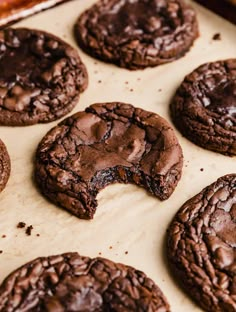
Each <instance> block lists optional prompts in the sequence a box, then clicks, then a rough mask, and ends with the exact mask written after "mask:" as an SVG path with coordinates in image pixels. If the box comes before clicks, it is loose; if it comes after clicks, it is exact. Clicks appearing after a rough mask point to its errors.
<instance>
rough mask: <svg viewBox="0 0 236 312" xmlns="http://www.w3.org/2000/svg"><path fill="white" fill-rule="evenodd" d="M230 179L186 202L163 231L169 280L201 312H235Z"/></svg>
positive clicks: (235, 186) (233, 188)
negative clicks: (171, 277) (172, 277)
mask: <svg viewBox="0 0 236 312" xmlns="http://www.w3.org/2000/svg"><path fill="white" fill-rule="evenodd" d="M235 233H236V175H235V174H231V175H226V176H224V177H221V178H220V179H218V180H217V181H216V182H215V183H213V184H211V185H210V186H208V187H206V188H205V189H203V190H202V191H201V192H200V193H199V194H198V195H196V196H194V197H193V198H192V199H190V200H188V201H187V202H186V203H185V204H184V205H183V206H182V208H181V209H180V210H179V212H178V213H177V214H176V216H175V218H174V220H173V222H172V224H171V225H170V228H169V230H168V258H169V260H170V264H171V267H172V269H173V271H174V273H175V276H176V277H177V278H178V280H179V281H180V282H181V283H182V285H183V287H184V288H185V289H186V290H187V292H188V293H189V294H190V295H191V296H192V297H193V298H194V299H195V300H196V301H197V302H198V304H199V305H200V306H201V307H202V308H203V309H204V310H206V311H211V312H225V311H229V312H230V311H232V312H233V311H236V277H235V268H236V235H235Z"/></svg>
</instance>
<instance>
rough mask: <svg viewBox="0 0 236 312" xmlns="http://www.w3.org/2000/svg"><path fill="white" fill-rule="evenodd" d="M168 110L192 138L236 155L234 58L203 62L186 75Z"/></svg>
mask: <svg viewBox="0 0 236 312" xmlns="http://www.w3.org/2000/svg"><path fill="white" fill-rule="evenodd" d="M171 114H172V118H173V121H174V123H175V125H176V126H177V128H178V129H179V130H180V131H181V133H182V134H183V135H184V136H185V137H187V138H188V139H189V140H191V141H192V142H194V143H196V144H197V145H200V146H202V147H203V148H206V149H209V150H212V151H215V152H219V153H222V154H225V155H236V59H228V60H224V61H218V62H213V63H206V64H204V65H202V66H200V67H198V68H197V69H196V70H194V71H193V72H192V73H191V74H189V75H188V76H186V77H185V79H184V81H183V82H182V84H181V86H180V87H179V89H178V90H177V92H176V95H175V97H174V99H173V101H172V103H171Z"/></svg>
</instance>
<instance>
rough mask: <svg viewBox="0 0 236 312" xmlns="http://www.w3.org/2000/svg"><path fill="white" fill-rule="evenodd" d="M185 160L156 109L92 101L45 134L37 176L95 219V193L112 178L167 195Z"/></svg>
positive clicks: (60, 200)
mask: <svg viewBox="0 0 236 312" xmlns="http://www.w3.org/2000/svg"><path fill="white" fill-rule="evenodd" d="M182 162H183V160H182V151H181V147H180V146H179V143H178V141H177V139H176V137H175V134H174V132H173V129H172V128H171V127H170V125H169V124H168V123H167V122H166V121H165V120H164V119H163V118H161V117H160V116H158V115H157V114H154V113H151V112H147V111H144V110H142V109H139V108H135V107H133V106H132V105H129V104H123V103H105V104H94V105H92V106H90V107H88V108H87V109H86V110H85V112H80V113H77V114H75V115H73V116H71V117H69V118H67V119H65V120H64V121H63V122H62V123H60V124H59V125H58V126H57V127H55V128H53V129H52V130H51V131H50V132H49V133H48V134H47V135H46V136H45V137H44V138H43V140H42V141H41V143H40V144H39V147H38V150H37V154H36V167H35V176H36V181H37V183H38V185H39V187H40V189H41V190H42V192H43V193H44V194H45V195H46V196H47V197H48V198H50V199H51V200H52V201H53V202H55V203H56V204H59V205H60V206H62V207H64V208H66V209H68V210H69V211H71V212H72V213H73V214H75V215H76V216H78V217H80V218H85V219H91V218H93V215H94V213H95V210H96V207H97V201H96V195H97V193H98V192H99V190H101V189H102V188H104V187H105V186H106V185H109V184H111V183H115V182H119V183H135V184H137V185H140V186H142V187H144V188H145V189H146V190H147V191H149V192H150V193H151V194H153V195H155V196H157V197H158V198H160V199H161V200H164V199H167V198H168V197H169V196H170V195H171V194H172V192H173V191H174V189H175V187H176V185H177V183H178V181H179V179H180V176H181V170H182Z"/></svg>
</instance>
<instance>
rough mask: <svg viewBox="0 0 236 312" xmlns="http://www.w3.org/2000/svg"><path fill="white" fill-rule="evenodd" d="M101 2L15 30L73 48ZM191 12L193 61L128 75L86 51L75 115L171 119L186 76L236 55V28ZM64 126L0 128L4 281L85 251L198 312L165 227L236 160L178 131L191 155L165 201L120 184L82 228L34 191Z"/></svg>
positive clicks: (68, 7) (74, 5)
mask: <svg viewBox="0 0 236 312" xmlns="http://www.w3.org/2000/svg"><path fill="white" fill-rule="evenodd" d="M94 2H95V0H86V1H84V0H77V1H76V0H75V1H72V2H68V3H66V4H63V5H61V6H59V7H56V8H54V9H52V10H49V11H45V12H43V13H40V14H38V15H36V16H33V17H31V18H28V19H27V20H24V21H21V22H20V23H18V24H16V25H17V26H25V27H34V28H39V29H42V30H46V31H49V32H52V33H54V34H56V35H58V36H60V37H62V38H63V39H64V40H66V41H67V42H69V43H70V44H72V45H73V46H75V47H76V43H75V41H74V38H73V34H72V29H73V25H74V22H75V20H76V19H77V16H78V15H79V13H80V12H82V11H83V10H84V9H86V8H88V7H89V6H90V5H91V4H92V3H94ZM192 5H193V6H194V7H195V9H196V11H197V13H198V19H199V24H200V32H201V36H200V38H199V39H198V40H197V41H196V42H195V45H194V47H193V48H192V49H191V51H190V53H188V54H187V55H186V56H185V57H184V58H182V59H180V60H178V61H175V62H173V63H170V64H167V65H163V66H160V67H156V68H151V69H146V70H143V71H132V72H131V71H127V70H125V69H121V68H118V67H116V66H113V65H108V64H105V63H102V62H99V61H96V60H94V59H92V58H91V57H89V56H87V55H86V54H84V53H82V52H81V51H79V52H80V55H81V58H82V59H83V61H84V63H85V64H86V66H87V68H88V72H89V87H88V89H87V90H86V91H85V92H84V93H83V94H82V95H81V98H80V101H79V103H78V105H77V106H76V108H75V109H74V110H73V111H72V113H75V112H76V111H79V110H83V109H84V108H85V107H86V106H88V105H90V104H92V103H95V102H103V101H105V102H107V101H122V102H127V103H131V104H133V105H135V106H137V107H141V108H143V109H146V110H150V111H153V112H156V113H158V114H160V115H161V116H163V117H165V118H166V119H167V120H169V121H170V118H169V111H168V107H169V102H170V99H171V97H172V96H173V94H174V92H175V90H176V88H177V86H178V85H179V84H180V82H181V81H182V79H183V77H184V76H185V75H186V74H188V73H189V72H190V71H192V70H193V69H194V68H195V67H197V66H198V65H200V64H202V63H204V62H207V61H214V60H218V59H224V58H230V57H236V41H235V35H236V27H235V26H233V25H232V24H230V23H228V22H227V21H225V20H223V19H221V18H220V17H218V16H216V15H214V14H212V13H210V12H209V11H207V10H205V9H204V8H202V7H200V6H199V5H197V4H195V3H192ZM218 32H220V33H221V38H222V39H221V40H219V41H213V40H212V36H213V35H214V34H215V33H218ZM72 113H71V114H72ZM170 122H171V121H170ZM57 123H58V121H57V122H52V123H49V124H44V125H34V126H29V127H22V128H18V127H15V128H14V127H12V128H11V127H1V128H0V137H1V138H2V140H3V141H4V142H5V144H6V145H7V148H8V151H9V154H10V157H11V162H12V171H11V176H10V179H9V182H8V184H7V187H6V189H5V190H4V191H3V192H2V193H1V194H0V220H1V222H0V250H2V251H3V253H2V254H0V280H1V281H2V279H3V278H4V277H6V275H7V274H9V273H10V272H11V271H12V270H14V269H16V268H17V267H18V266H20V265H22V264H24V263H25V262H26V261H29V260H32V259H34V258H36V257H38V256H48V255H52V254H58V253H62V252H68V251H78V252H79V253H81V254H82V255H87V256H91V257H95V256H98V255H102V256H104V257H107V258H109V259H111V260H114V261H117V262H123V263H125V264H129V265H132V266H134V267H136V268H138V269H140V270H143V271H144V272H145V273H146V274H147V275H148V276H149V277H151V278H152V279H153V280H154V281H155V282H156V283H157V284H158V285H159V286H160V288H161V289H162V291H163V292H164V294H165V295H166V297H167V299H168V301H169V303H170V305H171V309H172V311H173V312H180V311H181V312H185V311H186V312H189V311H193V312H197V311H201V309H199V308H198V307H197V306H195V304H194V303H193V302H192V301H191V300H190V299H189V298H188V297H187V296H186V294H185V293H184V292H183V291H182V290H181V289H180V288H179V287H178V285H177V284H176V283H175V282H174V281H173V279H172V276H171V274H170V272H169V270H168V267H167V264H166V258H165V255H164V240H165V235H166V229H167V226H168V224H169V223H170V221H171V220H172V218H173V216H174V215H175V213H176V211H177V210H178V209H179V207H180V206H181V205H182V204H183V203H184V202H185V201H186V200H187V199H188V198H190V197H192V196H193V195H195V194H196V193H198V192H199V191H200V190H201V189H202V188H203V187H205V186H206V185H208V184H210V183H212V182H213V181H215V180H216V179H217V178H218V177H220V176H222V175H224V174H227V173H232V172H236V157H227V156H223V155H220V154H217V153H214V152H210V151H206V150H204V149H202V148H200V147H198V146H196V145H194V144H192V143H191V142H189V141H188V140H187V139H185V138H183V137H182V136H181V135H180V133H179V132H177V131H176V133H177V136H178V139H179V142H180V144H181V146H182V148H183V153H184V167H183V175H182V179H181V180H180V182H179V184H178V186H177V188H176V190H175V192H174V193H173V195H172V196H171V197H170V198H169V199H168V200H167V201H164V202H160V201H159V200H158V199H156V198H154V197H152V196H150V195H148V194H147V193H146V192H145V191H144V190H143V189H141V188H138V187H136V186H133V185H120V184H115V185H112V186H109V187H107V188H106V189H104V190H103V191H102V192H101V193H100V194H99V196H98V203H99V205H98V209H97V213H96V214H95V218H94V220H92V221H84V220H79V219H77V218H76V217H74V216H72V215H70V214H69V213H68V212H66V211H63V210H62V209H59V208H58V207H56V206H55V205H53V204H51V203H49V202H48V201H47V200H46V199H45V198H44V197H42V196H41V194H40V193H39V192H38V190H37V189H36V188H35V186H34V183H33V178H32V176H33V160H34V154H35V150H36V147H37V145H38V143H39V141H40V140H41V138H42V137H43V136H44V135H45V134H46V132H47V131H48V130H49V129H50V128H52V127H53V126H54V125H56V124H57ZM201 169H203V171H201ZM20 221H23V222H26V224H27V225H33V230H32V234H31V236H26V234H25V232H24V229H17V228H16V225H17V223H18V222H20ZM37 234H40V236H37ZM2 235H6V237H2ZM127 252H128V253H127Z"/></svg>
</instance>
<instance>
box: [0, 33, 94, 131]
mask: <svg viewBox="0 0 236 312" xmlns="http://www.w3.org/2000/svg"><path fill="white" fill-rule="evenodd" d="M87 80H88V78H87V71H86V69H85V66H84V65H83V63H82V62H81V60H80V58H79V56H78V54H77V52H76V50H75V49H73V48H72V47H71V46H69V45H68V44H67V43H66V42H64V41H62V40H61V39H59V38H57V37H55V36H54V35H52V34H49V33H46V32H43V31H39V30H33V29H26V28H16V29H12V28H8V29H5V30H1V31H0V124H1V125H11V126H23V125H30V124H35V123H39V122H49V121H52V120H55V119H58V118H60V117H61V116H64V115H65V114H67V113H68V112H69V111H71V110H72V108H73V107H74V106H75V104H76V103H77V101H78V97H79V94H80V92H82V91H83V90H84V89H85V88H86V86H87Z"/></svg>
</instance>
